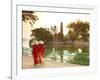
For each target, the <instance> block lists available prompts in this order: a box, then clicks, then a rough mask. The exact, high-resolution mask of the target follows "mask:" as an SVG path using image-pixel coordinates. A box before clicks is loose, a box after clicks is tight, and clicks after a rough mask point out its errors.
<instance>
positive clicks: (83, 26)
mask: <svg viewBox="0 0 100 80" xmlns="http://www.w3.org/2000/svg"><path fill="white" fill-rule="evenodd" d="M67 27H68V28H69V32H68V35H69V38H71V39H73V40H79V39H80V40H83V41H88V40H89V22H83V21H81V20H77V21H75V22H72V23H70V24H68V25H67Z"/></svg>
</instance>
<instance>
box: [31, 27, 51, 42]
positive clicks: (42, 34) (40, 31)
mask: <svg viewBox="0 0 100 80" xmlns="http://www.w3.org/2000/svg"><path fill="white" fill-rule="evenodd" d="M32 34H33V35H34V36H35V37H36V38H37V40H43V41H44V42H45V43H47V42H50V41H52V39H53V35H52V34H51V33H50V32H49V31H48V30H46V29H44V28H37V29H34V30H32Z"/></svg>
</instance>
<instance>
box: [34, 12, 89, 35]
mask: <svg viewBox="0 0 100 80" xmlns="http://www.w3.org/2000/svg"><path fill="white" fill-rule="evenodd" d="M35 14H36V15H37V16H38V18H39V20H38V21H36V22H35V24H34V25H33V28H39V27H46V28H50V27H51V26H54V25H56V26H57V30H58V32H59V31H60V23H61V22H63V29H64V30H63V31H64V34H67V32H68V29H67V25H68V24H69V23H70V22H73V21H76V20H77V19H80V20H82V21H88V22H90V17H89V15H87V14H68V13H51V12H36V13H35Z"/></svg>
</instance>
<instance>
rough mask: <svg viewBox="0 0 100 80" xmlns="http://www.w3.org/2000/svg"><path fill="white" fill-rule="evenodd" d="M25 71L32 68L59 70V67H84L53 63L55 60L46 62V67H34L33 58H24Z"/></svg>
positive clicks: (58, 62)
mask: <svg viewBox="0 0 100 80" xmlns="http://www.w3.org/2000/svg"><path fill="white" fill-rule="evenodd" d="M22 59H23V60H22V62H23V66H22V68H23V69H30V68H57V67H80V66H82V65H77V64H70V63H61V62H60V61H53V60H45V63H44V65H41V64H39V65H37V66H34V64H33V59H32V56H23V58H22Z"/></svg>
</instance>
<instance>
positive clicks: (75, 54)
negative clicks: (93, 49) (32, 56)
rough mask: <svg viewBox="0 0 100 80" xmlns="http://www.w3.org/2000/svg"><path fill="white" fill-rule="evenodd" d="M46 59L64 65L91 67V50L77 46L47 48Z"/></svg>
mask: <svg viewBox="0 0 100 80" xmlns="http://www.w3.org/2000/svg"><path fill="white" fill-rule="evenodd" d="M45 58H46V59H48V60H54V61H61V62H64V63H68V62H70V63H75V64H82V65H89V48H88V47H79V46H75V45H69V46H46V48H45Z"/></svg>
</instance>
